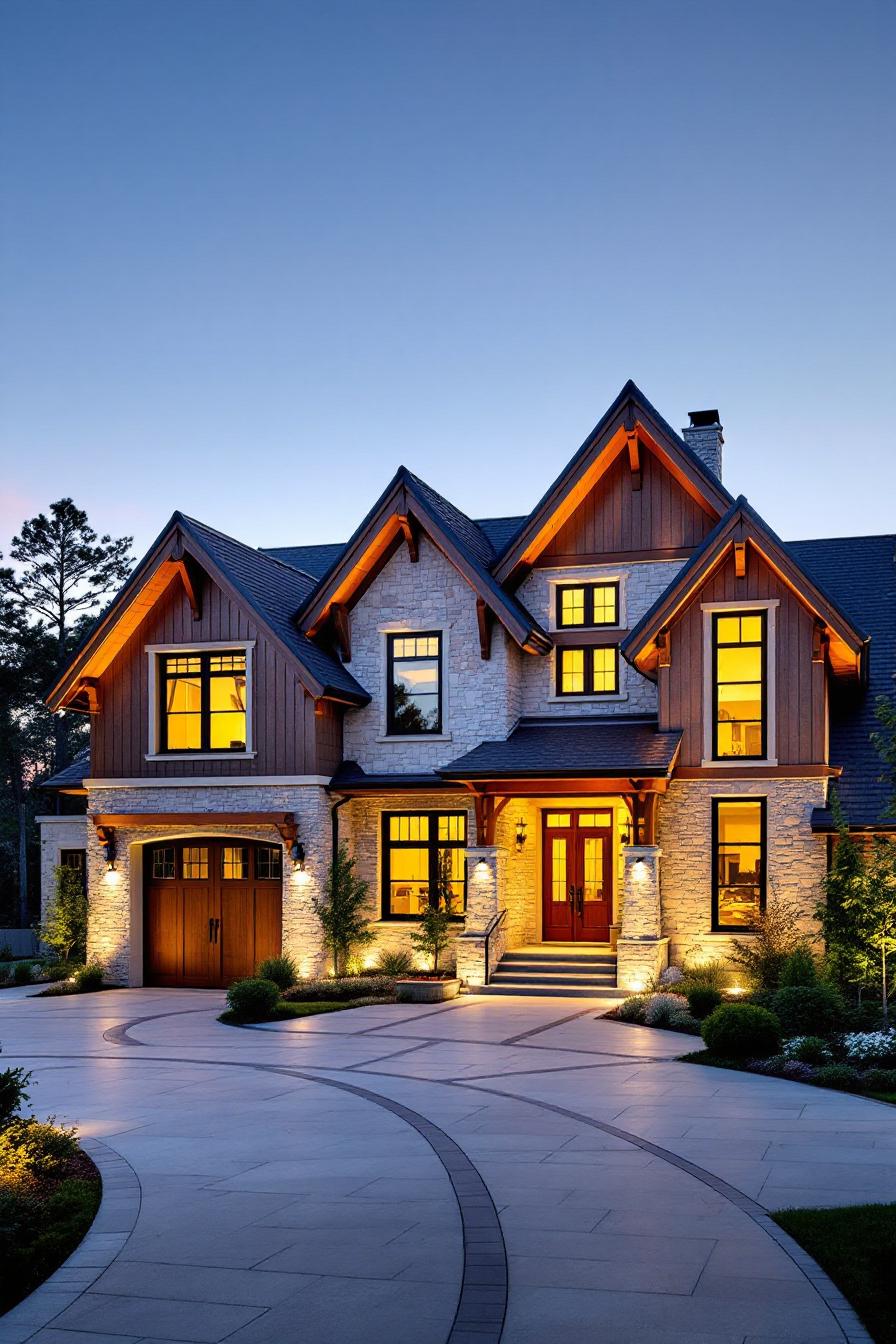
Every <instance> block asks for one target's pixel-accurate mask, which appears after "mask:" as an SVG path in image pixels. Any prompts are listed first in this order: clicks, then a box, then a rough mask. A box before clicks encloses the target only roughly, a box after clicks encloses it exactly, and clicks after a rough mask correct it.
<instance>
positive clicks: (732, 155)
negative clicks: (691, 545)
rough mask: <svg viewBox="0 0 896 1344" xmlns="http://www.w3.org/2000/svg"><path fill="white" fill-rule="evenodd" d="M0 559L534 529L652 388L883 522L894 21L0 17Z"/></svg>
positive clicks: (109, 13) (729, 448)
mask: <svg viewBox="0 0 896 1344" xmlns="http://www.w3.org/2000/svg"><path fill="white" fill-rule="evenodd" d="M0 51H2V56H0V61H2V69H0V86H2V91H0V100H2V101H0V128H2V129H0V137H2V144H0V149H2V180H0V190H2V199H0V208H2V277H0V280H2V314H0V327H2V347H0V375H2V406H0V433H2V452H3V461H4V463H5V470H4V472H3V503H2V511H0V538H2V543H3V545H4V547H5V544H6V540H7V538H8V536H9V534H10V531H11V530H12V529H13V528H15V527H16V526H17V525H18V523H19V521H20V520H21V519H22V517H24V516H25V515H26V514H30V513H32V512H34V511H36V510H37V509H38V508H41V507H45V506H46V504H47V503H49V501H50V500H51V499H54V498H56V497H58V496H60V495H62V494H72V495H74V497H75V498H76V499H77V500H78V502H79V503H81V504H82V505H83V506H85V507H86V508H88V510H89V511H90V514H91V517H92V519H93V521H94V523H95V525H96V526H97V527H99V528H101V529H103V530H106V529H108V530H112V531H115V532H133V533H135V534H136V538H137V544H138V546H139V547H144V546H145V545H146V544H147V543H148V542H149V541H150V540H151V539H152V537H153V536H154V535H155V533H156V532H157V531H158V530H159V528H160V526H161V524H162V523H163V522H164V521H165V519H166V518H167V517H168V515H169V514H170V513H171V511H172V510H173V509H174V508H176V507H178V508H181V509H184V510H185V511H187V512H190V513H192V514H195V515H196V516H198V517H200V518H202V519H204V520H206V521H208V522H211V523H213V524H214V525H216V526H219V527H221V528H222V529H224V530H225V531H230V532H233V533H235V534H236V535H238V536H240V537H242V538H243V539H245V540H247V541H249V542H252V543H254V544H258V545H276V544H285V543H296V542H301V541H319V540H338V539H341V538H343V537H345V536H347V535H348V533H349V532H350V531H351V530H352V528H353V527H354V526H355V525H356V523H357V522H358V521H359V519H360V517H361V516H362V515H363V513H364V512H365V511H366V509H367V508H368V507H369V505H370V504H371V503H372V501H373V499H374V498H375V496H376V495H377V494H378V493H379V491H380V490H381V488H382V487H383V485H384V484H385V482H386V481H387V479H388V478H389V476H390V475H391V473H392V471H393V470H394V468H395V467H396V466H397V464H398V463H399V462H405V463H406V464H407V465H408V466H410V467H411V468H412V469H414V470H415V471H417V472H419V473H420V474H421V475H423V476H424V477H426V479H427V480H429V481H430V482H431V483H432V484H433V485H434V486H435V487H436V488H437V489H439V490H442V491H443V492H444V493H446V494H447V495H449V497H451V498H452V499H453V500H454V501H455V502H456V503H457V504H459V505H460V506H461V507H462V508H464V509H466V510H468V511H469V512H470V513H472V514H474V515H476V516H482V515H490V514H501V513H517V512H524V511H527V510H528V509H529V508H530V507H531V506H532V504H533V503H534V502H535V500H536V499H537V498H538V496H539V495H540V494H541V493H542V491H543V490H544V488H545V486H546V485H547V484H548V483H549V481H550V480H551V479H552V478H553V476H554V475H555V474H556V472H557V471H558V470H559V469H560V467H561V466H562V465H563V463H564V462H565V461H566V460H567V458H568V457H569V456H570V455H571V453H572V452H573V451H574V450H575V449H576V448H577V447H578V445H579V443H580V442H581V440H582V439H583V438H584V437H585V435H586V433H587V432H588V430H589V429H590V428H591V426H592V425H593V424H594V422H595V421H596V420H597V419H598V417H599V416H600V414H601V413H602V412H603V410H604V409H605V408H606V406H607V405H608V404H609V402H610V401H611V400H612V398H613V397H614V396H615V394H616V392H617V391H618V390H619V388H620V386H621V385H622V383H623V382H624V381H625V379H626V378H628V377H632V378H634V379H635V381H636V382H638V383H639V384H640V386H641V387H642V388H643V390H644V392H645V393H646V394H647V396H648V397H650V398H651V400H652V401H654V402H655V404H656V405H657V406H658V408H659V409H660V410H661V411H662V412H663V414H664V415H666V416H667V418H668V419H670V420H671V421H672V423H673V424H674V425H676V426H680V425H682V424H685V423H686V412H687V411H688V410H690V409H692V408H701V407H705V406H719V407H720V409H721V412H722V420H723V422H724V425H725V431H726V452H727V459H726V472H725V477H726V483H727V484H728V486H729V488H730V489H732V490H733V491H734V492H735V493H739V492H743V493H745V494H746V495H747V496H748V497H749V498H750V500H751V502H752V503H753V504H754V505H755V506H756V507H757V508H758V509H759V510H760V512H761V513H763V514H764V516H765V517H766V518H767V520H768V521H769V522H770V523H771V525H772V526H773V527H774V528H776V529H777V530H779V531H780V532H781V533H783V535H784V536H786V537H794V538H795V537H805V536H818V535H825V534H831V535H844V534H851V533H864V532H879V531H888V530H893V529H894V528H896V503H894V500H896V466H894V458H896V443H894V433H893V429H892V426H893V422H894V412H896V405H894V403H896V380H894V376H893V375H894V368H896V338H894V327H896V321H894V312H896V261H894V257H896V246H894V239H896V219H894V214H896V210H894V201H896V187H894V161H893V146H894V144H896V99H894V93H893V78H892V72H893V68H894V59H896V5H893V4H892V3H889V2H887V3H869V2H868V0H849V3H846V0H844V3H841V4H830V3H825V2H824V0H822V2H821V3H819V2H818V0H813V2H812V3H801V2H800V0H786V2H785V3H780V0H778V2H777V3H774V4H768V3H756V0H749V3H733V4H732V3H723V4H720V3H718V0H712V3H705V4H704V3H699V2H694V3H652V2H650V0H634V2H633V3H623V2H622V0H619V3H615V2H614V3H598V2H594V3H585V4H580V3H574V2H572V0H565V2H562V3H556V2H552V3H544V4H537V3H525V2H523V3H520V2H519V0H517V2H516V3H482V2H477V3H465V2H464V0H453V2H452V3H440V4H435V3H425V2H423V3H421V0H413V2H411V3H404V2H403V0H385V2H383V3H372V2H371V3H364V4H355V3H342V2H341V0H336V2H335V3H332V2H330V3H327V4H304V3H299V2H298V0H239V2H238V3H233V2H232V0H176V2H175V0H150V2H149V3H146V2H144V0H61V2H59V0H6V2H5V3H4V4H3V5H2V7H0Z"/></svg>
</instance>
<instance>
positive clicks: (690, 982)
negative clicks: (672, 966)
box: [679, 957, 728, 994]
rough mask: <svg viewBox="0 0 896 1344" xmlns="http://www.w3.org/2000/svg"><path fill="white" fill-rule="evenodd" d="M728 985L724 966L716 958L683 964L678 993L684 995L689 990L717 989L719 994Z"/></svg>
mask: <svg viewBox="0 0 896 1344" xmlns="http://www.w3.org/2000/svg"><path fill="white" fill-rule="evenodd" d="M727 983H728V972H727V971H726V969H725V964H724V962H722V961H721V960H720V959H719V958H718V957H712V958H710V959H709V960H708V961H701V962H699V963H697V962H690V961H686V962H685V964H684V981H683V983H682V984H681V985H679V992H680V993H681V994H686V993H687V992H688V990H689V989H697V988H700V989H717V990H718V991H719V993H721V992H722V990H723V989H724V988H725V986H726V984H727Z"/></svg>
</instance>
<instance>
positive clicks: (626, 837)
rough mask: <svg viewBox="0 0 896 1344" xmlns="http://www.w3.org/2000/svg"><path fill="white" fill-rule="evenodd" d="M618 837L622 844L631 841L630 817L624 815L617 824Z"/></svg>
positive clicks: (627, 843) (628, 843)
mask: <svg viewBox="0 0 896 1344" xmlns="http://www.w3.org/2000/svg"><path fill="white" fill-rule="evenodd" d="M619 839H620V842H621V843H622V844H623V845H630V844H631V842H632V819H631V817H626V818H625V820H624V821H623V822H621V823H620V826H619Z"/></svg>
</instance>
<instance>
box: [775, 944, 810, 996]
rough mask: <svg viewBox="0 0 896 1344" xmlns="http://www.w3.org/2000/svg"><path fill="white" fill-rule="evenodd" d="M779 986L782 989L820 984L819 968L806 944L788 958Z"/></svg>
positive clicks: (782, 968) (782, 969)
mask: <svg viewBox="0 0 896 1344" xmlns="http://www.w3.org/2000/svg"><path fill="white" fill-rule="evenodd" d="M778 984H779V985H780V987H781V988H782V989H784V988H789V987H791V986H793V985H801V986H813V985H817V984H818V966H817V965H816V962H815V958H814V957H813V955H812V953H811V951H810V949H809V948H808V947H807V946H806V945H805V943H803V944H801V946H799V947H797V948H795V949H794V950H793V952H791V953H790V956H789V957H787V958H786V960H785V962H784V964H783V966H782V967H781V974H780V977H779V980H778Z"/></svg>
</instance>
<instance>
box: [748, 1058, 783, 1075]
mask: <svg viewBox="0 0 896 1344" xmlns="http://www.w3.org/2000/svg"><path fill="white" fill-rule="evenodd" d="M789 1063H790V1061H789V1060H788V1058H787V1056H786V1055H769V1057H768V1059H750V1060H748V1061H747V1068H748V1069H749V1071H750V1073H763V1074H769V1075H771V1076H772V1077H773V1078H778V1077H780V1075H781V1073H782V1072H783V1070H784V1067H785V1065H786V1064H789Z"/></svg>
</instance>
